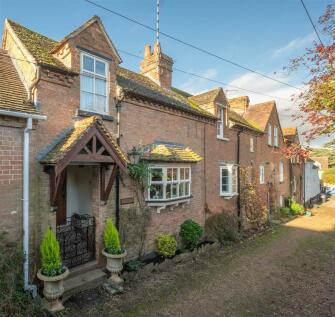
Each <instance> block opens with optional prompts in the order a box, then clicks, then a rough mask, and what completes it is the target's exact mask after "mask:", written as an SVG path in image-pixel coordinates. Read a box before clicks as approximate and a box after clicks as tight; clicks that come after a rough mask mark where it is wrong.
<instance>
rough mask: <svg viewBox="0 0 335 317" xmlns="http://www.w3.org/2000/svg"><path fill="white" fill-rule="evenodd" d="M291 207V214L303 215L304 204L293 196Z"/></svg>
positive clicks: (290, 200)
mask: <svg viewBox="0 0 335 317" xmlns="http://www.w3.org/2000/svg"><path fill="white" fill-rule="evenodd" d="M289 207H290V210H291V214H292V215H294V216H295V215H301V214H302V213H303V212H304V210H305V209H304V206H303V205H300V204H299V203H297V202H296V201H295V199H294V198H293V197H292V198H289Z"/></svg>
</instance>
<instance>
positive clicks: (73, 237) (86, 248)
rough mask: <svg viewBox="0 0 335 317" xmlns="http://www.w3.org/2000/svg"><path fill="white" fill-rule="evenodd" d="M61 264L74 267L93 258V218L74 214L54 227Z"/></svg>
mask: <svg viewBox="0 0 335 317" xmlns="http://www.w3.org/2000/svg"><path fill="white" fill-rule="evenodd" d="M56 236H57V240H58V241H59V244H60V249H61V255H62V261H63V264H64V265H65V266H67V267H69V268H70V267H74V266H77V265H80V264H84V263H86V262H89V261H91V260H94V259H95V219H94V217H91V216H89V215H79V214H74V215H73V216H72V217H70V218H66V224H64V225H61V226H58V227H57V228H56Z"/></svg>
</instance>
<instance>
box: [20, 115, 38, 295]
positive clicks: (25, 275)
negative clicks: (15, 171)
mask: <svg viewBox="0 0 335 317" xmlns="http://www.w3.org/2000/svg"><path fill="white" fill-rule="evenodd" d="M32 121H33V120H32V118H31V117H30V118H27V123H26V128H25V129H24V134H23V253H24V262H23V283H24V290H25V291H30V292H31V293H32V295H33V297H36V295H37V286H36V285H34V284H29V132H30V130H31V129H32Z"/></svg>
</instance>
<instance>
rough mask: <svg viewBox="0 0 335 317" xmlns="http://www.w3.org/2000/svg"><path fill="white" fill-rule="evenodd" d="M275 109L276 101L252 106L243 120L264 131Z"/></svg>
mask: <svg viewBox="0 0 335 317" xmlns="http://www.w3.org/2000/svg"><path fill="white" fill-rule="evenodd" d="M274 107H275V101H267V102H263V103H259V104H255V105H251V106H249V108H248V110H247V111H246V112H245V114H244V115H243V118H244V119H246V120H248V121H249V122H251V123H252V124H253V125H254V126H255V127H257V128H258V129H260V130H262V131H264V130H265V128H266V125H267V123H268V121H269V118H270V115H271V112H272V110H273V108H274Z"/></svg>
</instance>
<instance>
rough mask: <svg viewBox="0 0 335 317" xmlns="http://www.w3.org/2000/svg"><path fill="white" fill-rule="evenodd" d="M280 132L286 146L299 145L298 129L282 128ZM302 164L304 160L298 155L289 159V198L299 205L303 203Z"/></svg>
mask: <svg viewBox="0 0 335 317" xmlns="http://www.w3.org/2000/svg"><path fill="white" fill-rule="evenodd" d="M282 131H283V135H284V139H285V142H286V144H287V146H290V145H291V144H293V143H294V144H298V145H300V140H299V134H298V129H297V128H296V127H287V128H283V129H282ZM304 164H305V160H304V158H302V157H301V156H300V155H295V156H293V157H291V158H290V165H289V169H290V182H291V194H290V196H291V197H294V198H295V199H296V201H297V202H299V203H301V204H303V203H304V166H305V165H304Z"/></svg>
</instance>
